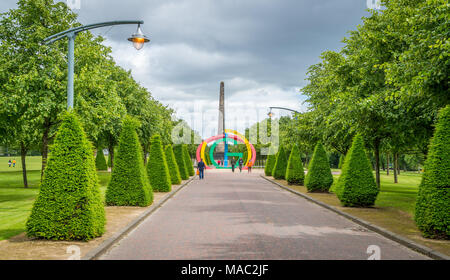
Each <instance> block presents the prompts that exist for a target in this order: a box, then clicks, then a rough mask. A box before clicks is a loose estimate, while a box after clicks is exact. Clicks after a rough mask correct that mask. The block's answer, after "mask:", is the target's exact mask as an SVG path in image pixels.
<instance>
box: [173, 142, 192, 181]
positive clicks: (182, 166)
mask: <svg viewBox="0 0 450 280" xmlns="http://www.w3.org/2000/svg"><path fill="white" fill-rule="evenodd" d="M173 154H174V155H175V160H176V161H177V164H178V169H179V170H180V175H181V179H183V180H187V179H189V171H188V169H187V167H186V161H185V159H184V153H183V145H181V144H178V145H175V146H173Z"/></svg>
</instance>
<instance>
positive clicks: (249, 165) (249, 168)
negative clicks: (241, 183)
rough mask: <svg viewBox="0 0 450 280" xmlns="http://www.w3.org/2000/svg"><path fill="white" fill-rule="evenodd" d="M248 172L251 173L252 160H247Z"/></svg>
mask: <svg viewBox="0 0 450 280" xmlns="http://www.w3.org/2000/svg"><path fill="white" fill-rule="evenodd" d="M247 169H248V173H252V161H249V162H248V164H247Z"/></svg>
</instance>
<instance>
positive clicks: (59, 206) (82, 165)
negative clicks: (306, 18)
mask: <svg viewBox="0 0 450 280" xmlns="http://www.w3.org/2000/svg"><path fill="white" fill-rule="evenodd" d="M51 151H52V153H51V155H50V158H49V159H48V164H47V168H46V169H45V170H44V177H43V180H42V183H41V186H40V190H39V195H38V196H37V199H36V200H35V202H34V205H33V209H32V211H31V215H30V217H29V218H28V221H27V223H26V231H27V235H28V236H29V237H37V238H44V239H53V240H90V239H92V238H95V237H97V236H101V235H102V234H103V232H104V228H105V210H104V206H103V200H102V198H101V195H100V191H99V188H100V186H99V183H98V178H97V172H96V170H95V161H94V156H93V154H92V145H91V144H90V143H89V141H88V140H87V137H86V134H85V132H84V131H83V129H82V127H81V125H80V123H79V121H78V119H77V118H76V116H75V113H73V112H70V113H66V115H64V117H63V118H62V124H61V126H60V127H59V129H58V133H57V135H56V138H55V142H54V144H53V146H52V148H51Z"/></svg>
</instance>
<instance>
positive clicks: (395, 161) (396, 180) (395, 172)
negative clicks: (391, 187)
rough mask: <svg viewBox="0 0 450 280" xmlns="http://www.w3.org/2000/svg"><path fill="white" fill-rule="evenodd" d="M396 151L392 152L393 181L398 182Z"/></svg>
mask: <svg viewBox="0 0 450 280" xmlns="http://www.w3.org/2000/svg"><path fill="white" fill-rule="evenodd" d="M397 175H398V153H394V183H396V184H397V183H398V177H397Z"/></svg>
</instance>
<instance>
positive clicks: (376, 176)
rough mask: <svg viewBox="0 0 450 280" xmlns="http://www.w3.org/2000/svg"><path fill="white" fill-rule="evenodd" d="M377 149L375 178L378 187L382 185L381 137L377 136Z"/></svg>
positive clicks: (375, 144)
mask: <svg viewBox="0 0 450 280" xmlns="http://www.w3.org/2000/svg"><path fill="white" fill-rule="evenodd" d="M373 146H374V149H375V178H376V183H377V187H378V188H379V187H380V139H378V138H376V139H375V140H374V145H373Z"/></svg>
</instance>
